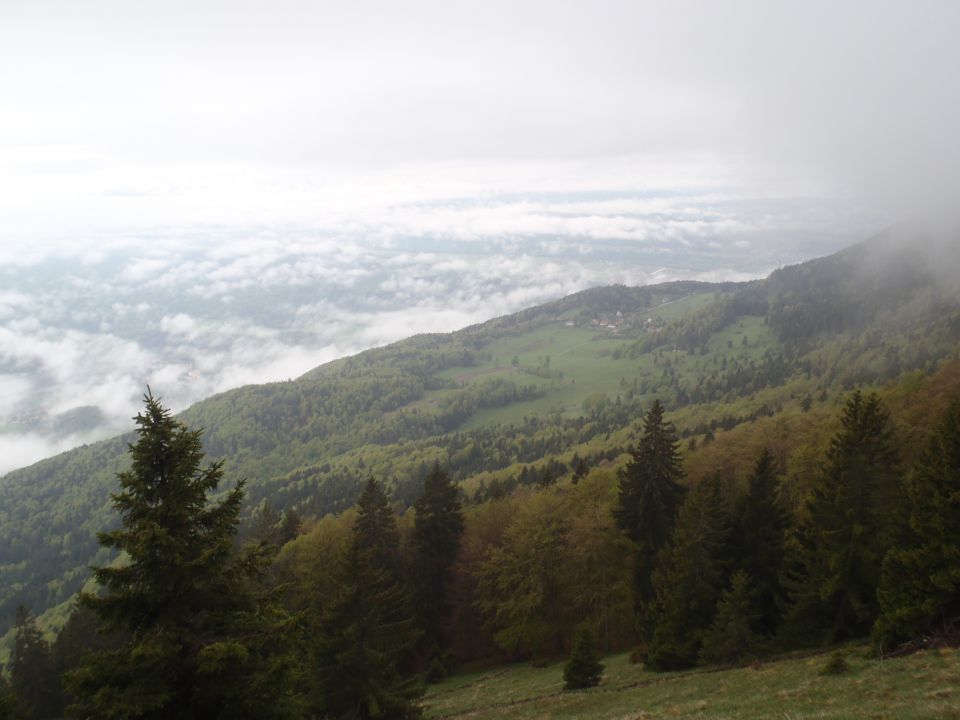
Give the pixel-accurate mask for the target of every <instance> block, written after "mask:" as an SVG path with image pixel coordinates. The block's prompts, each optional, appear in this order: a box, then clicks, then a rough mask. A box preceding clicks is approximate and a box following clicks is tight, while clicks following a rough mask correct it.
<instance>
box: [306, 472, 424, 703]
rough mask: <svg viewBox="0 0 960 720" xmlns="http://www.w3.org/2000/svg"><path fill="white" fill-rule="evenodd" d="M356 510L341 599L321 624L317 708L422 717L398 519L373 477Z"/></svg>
mask: <svg viewBox="0 0 960 720" xmlns="http://www.w3.org/2000/svg"><path fill="white" fill-rule="evenodd" d="M358 511H359V512H358V515H357V521H356V524H355V525H354V528H353V537H352V539H351V544H350V548H349V549H348V551H347V553H346V557H345V558H344V559H343V561H342V563H341V565H340V567H339V568H338V570H337V572H338V576H339V578H340V582H339V586H338V592H337V596H336V597H335V598H334V599H333V601H332V603H331V604H330V606H329V607H328V609H327V611H326V612H325V614H324V616H323V617H322V618H321V619H320V626H319V631H318V633H317V639H316V645H315V650H314V654H315V658H314V662H315V668H314V670H315V680H316V682H315V683H314V686H315V699H314V704H315V709H316V710H319V711H321V712H323V713H324V714H325V715H326V716H329V717H336V718H351V719H355V720H367V719H368V718H380V719H381V720H405V719H406V718H416V717H419V716H420V708H419V706H418V704H417V699H418V698H419V696H420V695H421V694H422V687H421V685H420V683H419V680H418V678H416V677H415V676H414V675H413V674H412V673H410V672H409V671H408V669H407V665H408V660H409V658H410V656H411V653H412V651H413V648H414V646H415V644H416V641H417V639H418V637H419V633H418V632H417V629H416V623H415V621H414V619H413V613H412V610H411V608H410V595H409V593H408V591H407V589H406V588H405V587H404V585H403V584H402V583H401V582H400V580H399V578H398V576H397V570H398V566H397V556H396V553H397V548H398V545H399V538H398V534H397V526H396V520H395V519H394V516H393V513H392V511H391V510H390V505H389V502H388V501H387V496H386V494H385V493H384V491H383V487H382V486H381V485H380V483H378V482H377V481H376V480H375V479H374V478H370V479H369V480H368V481H367V483H366V485H365V486H364V489H363V492H362V494H361V496H360V500H359V502H358Z"/></svg>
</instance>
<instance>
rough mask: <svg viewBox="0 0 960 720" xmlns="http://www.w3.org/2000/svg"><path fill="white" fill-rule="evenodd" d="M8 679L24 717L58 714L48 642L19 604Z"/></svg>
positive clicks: (57, 690) (57, 687)
mask: <svg viewBox="0 0 960 720" xmlns="http://www.w3.org/2000/svg"><path fill="white" fill-rule="evenodd" d="M10 682H11V686H12V689H13V694H14V695H15V696H16V698H17V704H18V706H19V708H20V709H21V710H22V711H23V712H24V714H25V715H26V716H27V717H29V718H36V720H47V719H48V718H56V717H60V711H61V710H62V697H61V693H60V678H59V677H58V676H57V673H56V671H55V670H54V667H53V658H52V656H51V653H50V644H49V643H48V642H47V641H46V640H45V639H44V637H43V634H42V633H41V632H40V628H39V627H37V619H36V617H35V616H34V615H33V613H31V612H30V611H29V610H27V609H26V608H25V607H23V606H21V607H19V608H17V618H16V622H15V623H14V642H13V657H12V658H11V661H10Z"/></svg>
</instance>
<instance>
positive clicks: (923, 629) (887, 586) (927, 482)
mask: <svg viewBox="0 0 960 720" xmlns="http://www.w3.org/2000/svg"><path fill="white" fill-rule="evenodd" d="M906 485H907V488H906V489H907V495H908V498H909V507H910V528H911V530H912V532H913V538H912V541H911V542H910V543H909V544H908V545H907V546H906V547H897V548H894V549H893V550H891V551H890V553H889V554H888V555H887V558H886V560H885V561H884V563H883V571H882V575H881V581H880V588H879V590H878V593H877V594H878V597H879V600H880V617H879V618H878V619H877V623H876V625H875V626H874V629H873V635H874V639H875V640H876V641H877V642H878V643H880V644H881V645H882V646H883V647H887V648H890V647H893V646H895V645H896V644H898V643H901V642H903V641H906V640H909V639H912V638H916V637H917V636H919V635H921V634H924V633H937V632H939V633H946V634H948V635H952V636H953V638H954V639H955V638H956V637H958V636H960V400H954V401H953V402H952V403H951V404H950V406H949V407H948V409H947V411H946V412H945V413H944V416H943V419H942V420H941V421H940V424H939V425H938V426H937V428H936V431H935V432H934V433H933V435H932V437H931V438H930V440H929V442H928V444H927V446H926V448H925V449H924V451H923V453H922V454H921V456H920V458H919V459H918V460H917V463H916V465H915V466H914V468H913V471H912V472H911V474H910V475H909V477H908V479H907V484H906Z"/></svg>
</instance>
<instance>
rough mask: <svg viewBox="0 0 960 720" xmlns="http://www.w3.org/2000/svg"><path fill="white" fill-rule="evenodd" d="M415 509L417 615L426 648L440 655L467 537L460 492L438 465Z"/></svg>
mask: <svg viewBox="0 0 960 720" xmlns="http://www.w3.org/2000/svg"><path fill="white" fill-rule="evenodd" d="M413 507H414V511H415V513H416V515H415V517H414V524H413V550H414V559H413V562H414V577H415V579H416V607H417V615H418V620H419V623H420V629H421V630H422V631H423V633H424V635H423V641H422V645H423V646H424V647H425V648H426V649H427V652H428V653H429V654H436V653H437V652H438V650H439V648H440V647H441V645H442V642H443V627H444V623H445V621H446V618H447V611H448V607H447V604H448V597H447V595H448V584H449V580H450V570H451V568H452V567H453V564H454V563H455V562H456V560H457V555H458V553H459V550H460V536H461V535H462V534H463V509H462V504H461V501H460V488H458V487H457V485H456V483H454V482H453V481H452V480H451V479H450V476H449V475H448V474H447V473H446V472H444V471H443V470H441V469H440V465H439V464H436V463H435V464H434V466H433V468H432V469H431V470H430V472H429V473H428V474H427V476H426V478H425V479H424V481H423V493H422V494H421V495H420V497H419V498H418V499H417V502H416V503H415V504H414V506H413Z"/></svg>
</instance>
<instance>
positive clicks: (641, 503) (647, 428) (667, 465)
mask: <svg viewBox="0 0 960 720" xmlns="http://www.w3.org/2000/svg"><path fill="white" fill-rule="evenodd" d="M682 478H683V468H682V466H681V462H680V452H679V440H678V439H677V434H676V430H675V429H674V427H673V424H672V423H668V422H665V421H664V419H663V405H661V404H660V401H659V400H655V401H654V403H653V405H652V406H651V407H650V410H649V411H648V412H647V415H646V417H645V418H644V421H643V436H642V437H641V438H640V441H639V442H638V443H637V446H636V447H635V448H633V449H632V450H631V458H630V462H628V463H627V465H626V467H624V468H623V469H622V470H621V471H620V472H619V480H620V485H619V497H618V500H617V506H616V507H615V508H614V517H615V519H616V521H617V525H618V526H619V527H620V528H621V529H622V530H623V531H624V532H625V533H626V534H627V536H628V537H629V538H630V539H631V540H632V541H633V542H634V543H635V544H636V545H637V556H636V557H637V566H636V571H635V576H634V584H635V592H636V603H637V611H638V614H642V613H643V612H644V611H643V608H644V607H645V606H646V604H647V603H648V602H649V601H650V600H651V599H652V597H653V585H652V573H653V565H654V558H655V557H656V555H657V553H658V552H659V551H660V549H661V548H662V547H663V546H664V545H666V543H667V541H668V540H669V539H670V534H671V532H672V530H673V523H674V518H675V516H676V513H677V509H678V508H679V506H680V502H681V500H682V499H683V494H684V490H683V487H682V486H681V485H680V484H679V481H680V480H681V479H682Z"/></svg>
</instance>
